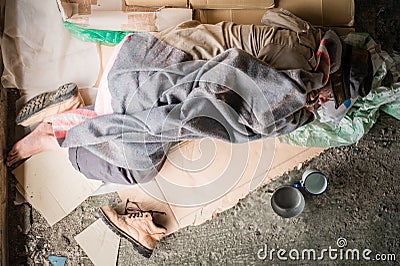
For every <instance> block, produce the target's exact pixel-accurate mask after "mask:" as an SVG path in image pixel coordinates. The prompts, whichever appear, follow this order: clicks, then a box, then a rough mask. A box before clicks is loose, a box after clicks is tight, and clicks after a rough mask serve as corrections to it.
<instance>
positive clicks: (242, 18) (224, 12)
mask: <svg viewBox="0 0 400 266" xmlns="http://www.w3.org/2000/svg"><path fill="white" fill-rule="evenodd" d="M264 13H265V10H264V9H243V10H239V9H195V10H194V19H196V20H199V21H200V22H201V23H205V24H215V23H218V22H221V21H232V22H235V23H237V24H254V25H261V18H262V16H263V15H264Z"/></svg>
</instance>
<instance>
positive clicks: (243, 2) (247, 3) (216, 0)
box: [189, 0, 275, 9]
mask: <svg viewBox="0 0 400 266" xmlns="http://www.w3.org/2000/svg"><path fill="white" fill-rule="evenodd" d="M189 4H190V6H191V7H192V8H193V9H268V8H272V7H274V6H275V1H274V0H230V1H227V0H189Z"/></svg>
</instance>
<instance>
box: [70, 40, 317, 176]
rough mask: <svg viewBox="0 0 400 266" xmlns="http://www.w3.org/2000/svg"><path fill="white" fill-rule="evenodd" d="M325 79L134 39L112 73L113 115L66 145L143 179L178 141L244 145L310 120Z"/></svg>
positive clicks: (234, 53)
mask: <svg viewBox="0 0 400 266" xmlns="http://www.w3.org/2000/svg"><path fill="white" fill-rule="evenodd" d="M322 78H323V76H322V74H321V73H309V72H306V71H302V70H287V71H280V72H278V71H276V70H275V69H273V68H271V67H270V66H269V65H268V64H266V63H264V62H262V61H260V60H258V59H256V58H254V57H253V56H251V55H249V54H247V53H246V52H244V51H242V50H239V49H229V50H227V51H225V52H223V53H221V54H219V55H218V56H216V57H215V58H213V59H212V60H208V61H205V60H191V57H190V56H189V55H188V54H186V53H184V52H182V51H180V50H177V49H175V48H173V47H171V46H169V45H167V44H165V43H163V42H161V41H159V40H158V39H157V38H155V37H153V36H152V35H150V34H146V33H140V34H135V35H133V36H132V37H131V38H130V39H128V40H127V41H126V42H125V43H124V44H123V46H122V48H121V50H120V53H119V55H118V56H117V58H116V61H115V62H114V65H113V67H112V69H111V71H110V72H109V75H108V80H109V88H110V93H111V95H112V106H113V110H114V111H115V113H114V114H111V115H104V116H99V117H95V118H93V119H89V120H86V121H85V122H83V123H82V124H80V125H78V126H76V127H74V128H72V129H71V130H70V131H69V132H68V134H67V136H66V139H65V141H64V142H63V146H64V147H76V146H84V147H85V148H87V149H88V150H90V151H91V152H93V153H94V154H96V155H98V156H100V157H101V158H103V159H105V160H107V161H109V162H110V163H112V164H115V165H117V166H119V167H124V168H128V169H132V170H134V171H136V174H137V180H140V181H146V180H148V179H149V178H152V177H154V176H155V175H156V173H157V170H159V169H160V168H161V166H162V164H163V162H164V159H165V155H166V154H167V153H168V149H169V147H171V145H174V144H175V143H177V142H179V141H182V140H188V139H196V138H206V137H211V138H217V139H220V140H224V141H228V142H232V143H242V142H246V141H251V140H255V139H259V138H261V137H270V136H277V135H281V134H285V133H288V132H291V131H293V130H294V129H296V128H298V127H299V126H301V125H304V124H305V123H307V122H310V121H311V120H312V119H313V114H312V113H310V112H309V111H307V110H306V109H304V108H303V107H304V105H305V101H306V93H307V92H309V91H310V90H313V89H318V88H320V87H321V84H322ZM304 81H307V82H304ZM93 167H95V166H93Z"/></svg>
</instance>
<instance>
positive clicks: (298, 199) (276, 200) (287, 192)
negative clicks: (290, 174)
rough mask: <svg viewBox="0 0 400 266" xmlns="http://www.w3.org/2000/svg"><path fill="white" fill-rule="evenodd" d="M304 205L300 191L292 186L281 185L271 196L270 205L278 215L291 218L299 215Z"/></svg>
mask: <svg viewBox="0 0 400 266" xmlns="http://www.w3.org/2000/svg"><path fill="white" fill-rule="evenodd" d="M304 205H305V200H304V197H303V194H301V192H300V191H299V190H298V189H296V188H294V187H292V186H282V187H279V188H278V189H277V190H275V192H274V194H272V197H271V207H272V209H273V210H274V211H275V213H277V214H278V215H279V216H282V217H284V218H291V217H295V216H297V215H299V214H300V213H301V212H302V211H303V209H304Z"/></svg>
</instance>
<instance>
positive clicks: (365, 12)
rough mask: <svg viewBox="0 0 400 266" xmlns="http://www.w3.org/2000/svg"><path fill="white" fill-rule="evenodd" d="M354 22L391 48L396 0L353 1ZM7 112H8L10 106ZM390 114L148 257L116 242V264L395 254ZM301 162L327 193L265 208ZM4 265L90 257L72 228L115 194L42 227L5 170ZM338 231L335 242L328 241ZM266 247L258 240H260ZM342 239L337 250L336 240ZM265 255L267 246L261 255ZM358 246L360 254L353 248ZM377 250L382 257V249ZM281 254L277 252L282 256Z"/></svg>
mask: <svg viewBox="0 0 400 266" xmlns="http://www.w3.org/2000/svg"><path fill="white" fill-rule="evenodd" d="M355 2H356V29H357V31H366V32H369V33H370V34H371V35H372V36H373V37H374V38H375V40H377V41H378V42H379V43H380V44H381V45H382V48H383V49H385V50H387V51H389V52H391V51H393V50H397V51H400V47H399V43H400V35H399V31H400V19H399V15H398V14H399V11H400V9H399V7H398V6H397V7H396V6H395V4H398V1H395V0H392V1H389V0H386V1H383V0H380V1H372V0H368V1H367V0H356V1H355ZM10 113H11V115H15V114H12V110H11V111H10ZM399 139H400V121H398V120H396V119H394V118H392V117H390V116H388V115H386V114H382V115H381V116H380V118H379V120H378V122H377V124H376V125H375V126H374V127H373V128H372V130H371V131H370V132H369V133H368V134H367V135H366V136H365V137H364V138H363V139H362V140H361V141H360V142H359V143H358V144H355V145H351V146H347V147H339V148H331V149H328V150H327V151H326V152H324V153H322V154H321V155H320V156H318V157H316V158H314V159H312V160H311V161H309V162H306V163H304V164H303V165H302V168H301V169H294V170H293V171H290V172H289V173H287V174H284V175H283V176H281V177H280V178H278V179H277V180H276V181H273V182H272V183H270V184H269V185H267V186H265V187H262V188H260V189H258V190H256V191H255V192H253V193H252V194H251V195H249V196H248V197H246V198H245V199H243V200H241V201H240V202H239V204H238V205H237V206H235V207H234V208H232V209H230V210H228V211H226V212H223V213H221V214H219V215H218V216H217V217H216V218H215V219H214V220H212V221H209V222H207V223H205V224H203V225H201V226H197V227H188V228H184V229H182V230H180V231H178V232H177V233H174V234H172V235H170V236H168V237H166V238H164V239H163V240H162V241H161V242H160V244H159V245H158V247H157V248H156V250H155V252H154V253H153V255H152V257H151V258H150V259H145V258H143V257H141V256H140V255H139V254H138V253H137V252H135V251H134V250H133V249H132V248H131V244H129V242H127V241H126V240H122V241H121V246H120V253H119V258H118V265H138V264H144V265H159V264H168V265H169V264H171V265H182V264H190V265H192V264H194V265H211V264H229V265H231V264H246V265H249V264H256V265H258V264H268V265H288V264H289V265H290V264H302V265H377V263H378V262H377V261H366V260H360V261H345V260H341V259H340V257H338V258H336V259H332V260H329V259H327V258H328V256H325V260H324V261H314V262H313V261H309V260H306V261H291V260H289V261H281V260H279V259H278V257H277V255H276V252H275V254H274V259H273V260H272V261H271V260H270V259H269V257H268V256H267V257H266V258H264V259H263V255H264V254H265V249H267V251H271V249H275V250H278V249H285V250H286V251H288V252H289V251H290V250H292V249H296V250H300V251H301V250H303V249H315V250H322V249H324V248H326V249H328V248H329V247H331V248H332V249H338V245H343V243H344V242H345V240H346V242H347V245H346V246H345V247H346V248H349V249H358V250H360V252H361V251H363V250H365V249H370V250H371V254H370V255H369V256H370V257H371V258H372V257H373V256H375V254H381V255H382V256H381V257H382V258H384V257H386V259H389V258H390V259H392V260H393V257H391V254H395V256H396V260H397V262H395V261H386V262H380V263H381V264H384V265H399V261H400V239H399V235H400V205H399V204H398V202H399V200H400V182H399V176H400V142H399ZM307 168H318V169H320V170H321V171H323V172H324V173H325V174H326V175H327V176H328V178H329V188H328V191H327V192H326V193H325V194H323V195H321V196H318V197H311V196H307V195H306V197H305V198H306V207H305V210H304V212H303V213H302V214H301V215H300V216H298V217H296V218H292V219H283V218H280V217H278V216H277V215H276V214H274V213H273V211H272V209H271V207H270V197H271V194H272V192H273V191H274V189H275V188H276V187H278V186H280V185H282V184H290V183H293V182H294V180H296V179H298V178H299V176H301V173H302V172H303V171H304V170H305V169H307ZM9 183H10V190H9V191H10V200H9V242H10V245H9V253H10V254H9V256H10V265H46V262H45V259H46V258H47V257H48V256H49V255H59V256H65V257H67V258H68V261H67V265H92V263H91V262H90V260H89V258H87V257H86V255H85V253H84V252H83V251H82V250H81V249H80V247H79V246H78V244H77V243H76V241H75V240H74V236H75V235H77V234H78V233H80V232H81V231H82V230H83V229H84V228H86V227H87V226H89V225H90V224H91V223H93V222H94V221H95V220H97V218H98V214H97V209H98V207H100V206H103V205H110V204H114V203H117V195H116V194H113V193H112V194H107V195H106V196H97V197H91V198H89V199H87V200H86V201H85V202H84V203H83V204H82V205H81V206H79V207H78V208H77V209H76V210H75V211H74V212H72V213H71V214H70V215H68V216H67V217H66V218H65V219H63V220H62V221H61V222H59V223H57V224H56V225H55V226H53V227H49V225H48V224H47V222H46V221H45V220H44V218H43V217H41V216H40V214H39V213H38V212H37V211H35V210H34V209H33V208H31V206H29V205H28V204H26V203H23V204H20V205H15V204H14V200H15V198H14V195H15V188H14V185H15V180H14V179H13V177H11V176H10V178H9ZM338 239H340V240H338ZM266 247H267V248H266ZM345 247H343V249H344V248H345ZM268 254H269V253H268ZM360 254H361V253H360ZM383 255H385V256H383ZM286 256H287V254H286Z"/></svg>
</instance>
